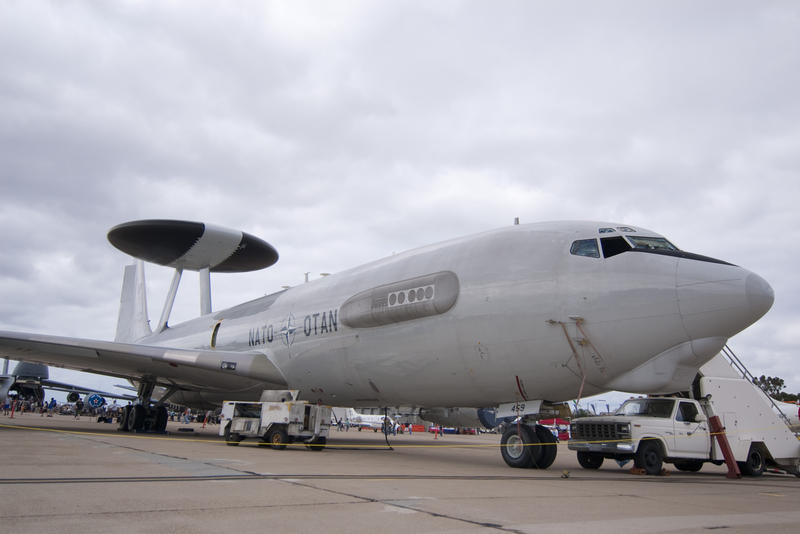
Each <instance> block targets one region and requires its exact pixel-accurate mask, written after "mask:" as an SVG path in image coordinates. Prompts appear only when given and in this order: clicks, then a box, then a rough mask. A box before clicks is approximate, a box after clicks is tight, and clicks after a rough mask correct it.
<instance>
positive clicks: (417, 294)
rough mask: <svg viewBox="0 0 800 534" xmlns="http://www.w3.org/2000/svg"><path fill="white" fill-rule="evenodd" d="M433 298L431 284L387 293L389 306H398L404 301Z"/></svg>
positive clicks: (410, 301)
mask: <svg viewBox="0 0 800 534" xmlns="http://www.w3.org/2000/svg"><path fill="white" fill-rule="evenodd" d="M432 298H433V286H426V287H420V288H417V289H409V290H404V291H395V292H393V293H389V306H398V305H400V304H405V303H406V302H408V303H412V302H414V301H421V300H430V299H432Z"/></svg>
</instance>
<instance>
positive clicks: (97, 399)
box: [67, 391, 106, 408]
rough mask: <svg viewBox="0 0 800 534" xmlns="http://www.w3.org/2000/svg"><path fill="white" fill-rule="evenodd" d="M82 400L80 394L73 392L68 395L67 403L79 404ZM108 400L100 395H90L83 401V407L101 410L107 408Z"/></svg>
mask: <svg viewBox="0 0 800 534" xmlns="http://www.w3.org/2000/svg"><path fill="white" fill-rule="evenodd" d="M80 398H81V395H80V393H78V392H76V391H71V392H70V393H68V394H67V402H78V400H79V399H80ZM105 404H106V398H105V397H103V396H102V395H100V394H99V393H89V394H87V395H86V397H85V398H84V399H83V405H84V406H86V407H87V408H101V407H103V406H105Z"/></svg>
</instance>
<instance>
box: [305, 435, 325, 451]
mask: <svg viewBox="0 0 800 534" xmlns="http://www.w3.org/2000/svg"><path fill="white" fill-rule="evenodd" d="M327 441H328V440H327V439H325V438H323V437H319V438H317V439H315V440H314V441H311V442H310V443H308V444H307V445H306V447H308V448H309V449H311V450H312V451H321V450H322V449H324V448H325V443H326V442H327Z"/></svg>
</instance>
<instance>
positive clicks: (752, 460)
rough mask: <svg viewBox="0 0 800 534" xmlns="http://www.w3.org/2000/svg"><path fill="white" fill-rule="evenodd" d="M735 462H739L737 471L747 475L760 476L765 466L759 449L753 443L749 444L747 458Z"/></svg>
mask: <svg viewBox="0 0 800 534" xmlns="http://www.w3.org/2000/svg"><path fill="white" fill-rule="evenodd" d="M736 463H737V464H739V471H741V472H742V474H743V475H747V476H749V477H760V476H761V475H763V474H764V469H765V468H766V466H765V464H764V455H763V454H762V453H761V449H760V448H759V447H758V446H756V445H755V444H753V445H750V452H749V453H747V460H745V461H744V462H736Z"/></svg>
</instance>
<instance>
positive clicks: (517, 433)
mask: <svg viewBox="0 0 800 534" xmlns="http://www.w3.org/2000/svg"><path fill="white" fill-rule="evenodd" d="M532 444H538V440H537V439H536V437H535V435H534V433H533V432H531V429H530V428H528V427H527V426H525V425H520V426H519V430H517V425H511V426H510V427H509V428H508V430H506V431H505V432H504V433H503V437H502V438H501V439H500V454H502V456H503V460H505V462H506V463H507V464H508V465H509V466H510V467H519V468H527V467H531V466H532V465H533V451H532V450H531V449H532V448H533V447H532V446H531V445H532Z"/></svg>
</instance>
